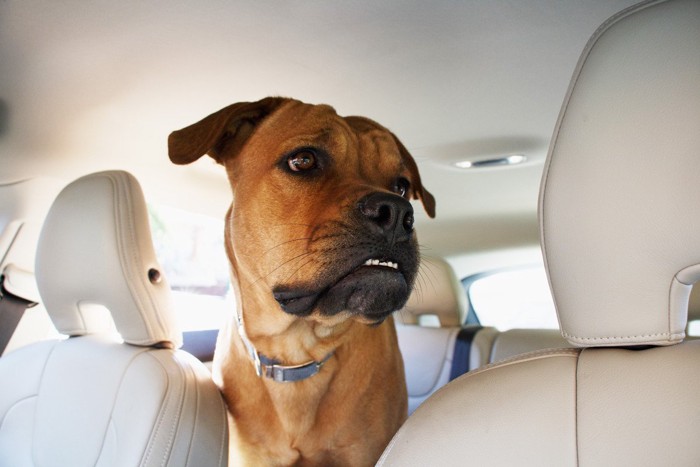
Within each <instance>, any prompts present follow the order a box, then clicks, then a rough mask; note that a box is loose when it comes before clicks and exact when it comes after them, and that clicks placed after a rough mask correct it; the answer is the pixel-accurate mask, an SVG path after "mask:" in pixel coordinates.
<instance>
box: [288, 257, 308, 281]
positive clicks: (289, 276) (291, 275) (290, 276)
mask: <svg viewBox="0 0 700 467" xmlns="http://www.w3.org/2000/svg"><path fill="white" fill-rule="evenodd" d="M313 262H314V258H311V259H310V260H308V261H306V262H305V263H304V264H302V265H301V266H299V267H298V268H296V269H295V270H294V271H293V272H292V273H291V274H290V275H288V276H287V277H285V279H284V281H285V282H286V281H288V280H289V279H290V278H292V277H293V276H294V275H295V274H296V273H297V272H299V271H300V270H301V269H302V268H303V267H304V266H306V265H308V264H311V263H313Z"/></svg>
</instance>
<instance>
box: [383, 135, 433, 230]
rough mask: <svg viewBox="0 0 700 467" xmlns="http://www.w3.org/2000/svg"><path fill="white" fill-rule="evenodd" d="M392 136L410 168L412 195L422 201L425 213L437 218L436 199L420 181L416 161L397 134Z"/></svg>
mask: <svg viewBox="0 0 700 467" xmlns="http://www.w3.org/2000/svg"><path fill="white" fill-rule="evenodd" d="M391 136H392V137H393V138H394V141H395V142H396V146H398V148H399V152H400V153H401V157H402V158H403V161H404V164H406V167H408V171H409V172H411V178H412V180H411V189H412V191H413V193H412V195H413V197H414V198H417V199H420V200H421V203H423V207H424V208H425V212H427V213H428V215H429V216H430V217H433V218H434V217H435V197H434V196H433V195H432V194H431V193H430V192H429V191H428V190H426V189H425V188H424V187H423V183H422V182H421V180H420V173H418V166H417V165H416V161H415V160H414V159H413V156H411V153H409V152H408V149H406V147H405V146H404V145H403V143H402V142H401V141H400V140H399V139H398V138H397V137H396V135H395V134H393V133H391Z"/></svg>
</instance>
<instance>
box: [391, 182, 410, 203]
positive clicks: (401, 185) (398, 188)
mask: <svg viewBox="0 0 700 467" xmlns="http://www.w3.org/2000/svg"><path fill="white" fill-rule="evenodd" d="M410 186H411V182H409V181H408V180H406V179H405V178H403V177H399V178H397V179H396V182H395V183H394V193H396V194H397V195H399V196H403V197H404V198H405V197H407V196H408V188H409V187H410Z"/></svg>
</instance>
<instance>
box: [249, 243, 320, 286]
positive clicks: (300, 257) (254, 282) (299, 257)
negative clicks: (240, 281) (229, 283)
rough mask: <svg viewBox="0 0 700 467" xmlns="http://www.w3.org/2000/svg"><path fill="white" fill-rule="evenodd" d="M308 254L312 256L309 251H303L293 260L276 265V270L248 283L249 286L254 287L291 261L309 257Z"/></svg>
mask: <svg viewBox="0 0 700 467" xmlns="http://www.w3.org/2000/svg"><path fill="white" fill-rule="evenodd" d="M310 254H312V252H311V251H305V252H304V253H301V254H299V255H297V256H294V257H293V258H290V259H288V260H287V261H284V262H283V263H281V264H279V265H278V266H277V267H276V268H274V269H273V270H271V271H269V272H267V273H266V274H264V275H262V276H260V277H258V278H257V279H255V280H254V281H253V282H251V283H250V285H255V284H256V283H258V282H259V281H261V280H262V279H265V278H267V277H269V276H270V275H271V274H273V273H274V272H275V271H277V270H278V269H280V268H282V267H284V266H285V265H287V264H289V263H291V262H292V261H295V260H300V259H303V258H304V257H305V256H308V255H310Z"/></svg>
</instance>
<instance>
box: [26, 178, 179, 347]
mask: <svg viewBox="0 0 700 467" xmlns="http://www.w3.org/2000/svg"><path fill="white" fill-rule="evenodd" d="M36 277H37V284H38V287H39V293H40V294H41V298H42V299H43V302H44V305H45V306H46V309H47V311H48V312H49V315H50V316H51V319H52V320H53V322H54V324H55V326H56V328H57V329H58V330H59V332H62V333H64V334H69V335H82V334H89V333H92V332H96V331H101V330H102V329H103V327H104V325H105V323H104V316H103V315H104V314H105V313H103V311H104V310H105V309H106V310H108V311H109V313H110V314H111V317H112V319H113V320H114V324H115V325H116V328H117V331H118V332H119V333H120V334H121V336H122V338H123V339H124V341H125V342H128V343H130V344H135V345H144V346H150V345H156V344H160V345H165V346H175V347H179V346H180V345H181V343H182V334H181V333H180V331H179V329H178V327H177V325H176V323H175V319H174V315H173V312H172V308H171V306H170V289H169V287H168V284H167V281H166V280H165V276H164V275H163V273H162V270H161V268H160V266H159V264H158V261H157V260H156V256H155V252H154V250H153V244H152V241H151V232H150V228H149V224H148V213H147V210H146V204H145V201H144V198H143V193H142V192H141V187H140V186H139V184H138V182H137V181H136V179H135V178H134V177H133V176H131V175H130V174H128V173H126V172H122V171H110V172H100V173H96V174H91V175H87V176H85V177H82V178H79V179H78V180H76V181H74V182H73V183H71V184H70V185H68V186H67V187H66V188H64V189H63V191H61V193H60V194H59V195H58V197H57V198H56V201H55V202H54V204H53V206H52V207H51V209H50V210H49V213H48V215H47V217H46V221H45V223H44V227H43V229H42V231H41V236H40V238H39V247H38V250H37V259H36Z"/></svg>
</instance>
